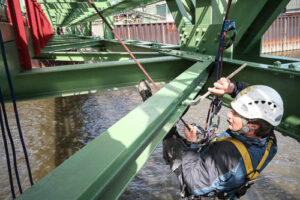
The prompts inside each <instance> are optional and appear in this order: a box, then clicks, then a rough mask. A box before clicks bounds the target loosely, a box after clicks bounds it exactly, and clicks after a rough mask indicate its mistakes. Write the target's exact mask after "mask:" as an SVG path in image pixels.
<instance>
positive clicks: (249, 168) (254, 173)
mask: <svg viewBox="0 0 300 200" xmlns="http://www.w3.org/2000/svg"><path fill="white" fill-rule="evenodd" d="M273 140H274V138H273V137H272V136H270V138H269V141H268V144H267V147H266V151H265V153H264V155H263V157H262V159H261V160H260V162H259V164H258V165H257V168H256V170H253V165H252V160H251V157H250V155H249V152H248V150H247V148H246V147H245V145H244V144H243V143H242V142H241V141H239V140H237V139H235V138H229V137H222V138H219V139H217V142H221V141H229V142H231V143H232V144H234V145H235V146H236V148H237V149H238V150H239V152H240V154H241V156H242V158H243V161H244V165H245V170H246V173H247V176H248V179H249V180H251V181H252V180H255V179H256V178H257V177H258V175H259V173H260V169H261V167H262V166H263V164H264V163H265V161H266V159H267V157H268V155H269V153H270V149H271V146H272V144H273Z"/></svg>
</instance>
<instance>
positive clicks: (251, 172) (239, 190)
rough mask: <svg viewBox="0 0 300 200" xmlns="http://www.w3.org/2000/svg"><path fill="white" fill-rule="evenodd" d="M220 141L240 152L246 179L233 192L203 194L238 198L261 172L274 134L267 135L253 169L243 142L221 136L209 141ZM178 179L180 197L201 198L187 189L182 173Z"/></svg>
mask: <svg viewBox="0 0 300 200" xmlns="http://www.w3.org/2000/svg"><path fill="white" fill-rule="evenodd" d="M222 141H228V142H231V143H232V144H234V145H235V147H236V148H237V150H238V151H239V152H240V154H241V157H242V158H243V162H244V166H245V170H246V174H247V177H246V181H245V183H244V184H243V185H242V186H240V187H239V188H237V189H235V190H233V191H234V192H230V193H228V192H224V191H219V190H214V191H212V192H211V193H209V194H207V195H205V196H214V197H217V198H218V199H236V198H240V197H241V196H243V195H245V193H246V191H247V190H248V189H249V188H250V187H251V185H253V183H254V181H255V180H256V179H257V178H258V176H259V174H260V172H261V167H262V166H263V165H264V163H265V162H266V160H267V158H268V156H269V154H270V149H271V146H272V144H273V143H274V136H272V135H271V136H269V140H268V143H267V145H266V150H265V153H264V155H263V157H262V158H261V160H260V162H259V164H258V165H257V167H256V169H255V170H254V169H253V164H252V160H251V157H250V155H249V152H248V150H247V148H246V146H245V145H244V143H243V142H241V141H240V140H238V139H235V138H231V137H221V138H214V139H212V140H211V141H210V143H213V142H222ZM180 171H181V169H180ZM179 181H180V189H181V192H180V195H181V198H182V199H184V200H196V199H201V196H194V195H191V194H190V193H189V190H188V188H187V186H186V184H185V182H184V180H183V175H182V173H181V174H180V176H179Z"/></svg>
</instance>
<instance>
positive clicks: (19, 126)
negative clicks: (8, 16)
mask: <svg viewBox="0 0 300 200" xmlns="http://www.w3.org/2000/svg"><path fill="white" fill-rule="evenodd" d="M0 46H1V53H2V58H3V62H4V67H5V72H6V76H7V80H8V85H9V90H10V94H11V99H12V103H13V108H14V112H15V117H16V123H17V128H18V132H19V137H20V141H21V145H22V148H23V152H24V157H25V161H26V166H27V171H28V176H29V181H30V184H31V185H33V179H32V175H31V169H30V164H29V159H28V155H27V150H26V146H25V142H24V139H23V133H22V129H21V124H20V119H19V114H18V109H17V104H16V98H15V95H14V89H13V85H12V80H11V77H10V73H9V69H8V64H7V58H6V53H5V48H4V42H3V38H2V32H1V30H0ZM0 96H1V107H2V111H3V115H4V119H5V124H6V129H7V132H8V135H9V138H10V140H11V145H12V152H13V158H14V165H15V172H16V178H17V182H18V187H19V190H20V193H22V188H21V184H20V180H19V173H18V172H17V171H18V170H17V161H16V157H15V156H16V155H15V148H14V143H13V140H12V137H11V134H10V130H9V125H8V120H7V115H6V110H5V106H4V100H3V98H2V94H1V95H0ZM1 118H2V116H1ZM2 124H3V121H2ZM1 130H2V133H3V135H5V132H4V127H3V128H2V127H1ZM9 168H10V165H9ZM9 170H10V169H9ZM10 183H11V184H13V182H12V181H10ZM12 187H13V186H12ZM12 192H14V191H13V190H12ZM13 196H14V194H13Z"/></svg>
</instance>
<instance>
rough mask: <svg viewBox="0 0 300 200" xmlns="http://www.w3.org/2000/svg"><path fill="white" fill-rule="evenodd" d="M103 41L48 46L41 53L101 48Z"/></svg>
mask: <svg viewBox="0 0 300 200" xmlns="http://www.w3.org/2000/svg"><path fill="white" fill-rule="evenodd" d="M101 45H102V41H101V40H98V41H97V40H91V41H85V42H78V43H71V44H59V45H52V46H49V47H48V46H47V47H46V48H44V49H42V50H41V52H43V53H44V52H45V53H46V52H52V51H61V50H68V49H80V48H86V47H95V46H101Z"/></svg>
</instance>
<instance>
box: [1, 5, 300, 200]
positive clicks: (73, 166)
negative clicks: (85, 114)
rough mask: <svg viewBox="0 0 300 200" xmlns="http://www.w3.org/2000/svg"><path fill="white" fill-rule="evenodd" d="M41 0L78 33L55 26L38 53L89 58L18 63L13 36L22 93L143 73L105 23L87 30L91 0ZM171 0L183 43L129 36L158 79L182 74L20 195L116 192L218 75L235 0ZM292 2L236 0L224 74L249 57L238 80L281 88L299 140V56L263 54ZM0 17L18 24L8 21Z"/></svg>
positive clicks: (15, 74)
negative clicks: (100, 30)
mask: <svg viewBox="0 0 300 200" xmlns="http://www.w3.org/2000/svg"><path fill="white" fill-rule="evenodd" d="M38 2H40V3H42V8H43V9H44V12H45V14H46V15H47V16H48V18H49V20H50V21H51V23H52V25H53V26H54V27H66V28H67V30H68V33H69V34H70V33H72V34H73V35H64V36H57V35H55V36H54V37H53V38H52V40H51V41H50V42H49V43H48V44H47V47H46V48H45V49H43V50H42V54H41V55H40V56H39V57H34V59H42V60H46V61H47V60H50V61H64V62H66V61H71V62H74V61H76V62H81V61H84V62H87V64H76V65H74V64H73V65H63V66H56V67H49V68H40V69H32V70H29V71H20V68H19V66H20V64H19V61H18V59H15V55H16V52H17V47H16V44H15V41H14V38H13V37H11V36H9V37H7V38H9V39H7V40H6V41H5V49H6V52H7V57H8V64H9V67H10V70H11V75H12V79H13V84H14V88H15V92H16V97H17V100H26V99H35V98H47V97H58V96H68V95H79V94H88V93H95V92H99V91H105V90H115V89H119V88H123V87H132V86H136V84H137V83H138V81H139V80H140V79H142V78H145V76H144V74H143V73H142V72H141V71H140V70H139V69H138V67H137V66H136V64H135V63H134V61H133V60H132V59H131V58H130V57H129V56H128V54H127V53H125V50H124V49H123V47H122V46H121V45H120V43H119V42H117V41H116V40H113V39H109V38H113V37H112V35H111V34H110V33H109V32H107V30H106V31H105V32H106V34H105V37H106V38H105V39H99V38H94V37H86V36H88V35H89V36H91V29H90V27H91V22H92V21H94V20H96V19H99V17H98V16H97V15H96V14H95V11H94V10H93V9H92V7H91V6H90V5H89V4H88V2H87V0H38ZM94 2H95V4H96V6H97V7H98V8H99V9H100V11H101V12H102V13H103V15H104V16H106V17H109V18H110V20H111V19H112V15H113V14H116V13H120V12H123V11H127V10H131V9H134V8H137V7H141V6H145V5H147V4H150V3H154V2H159V1H158V0H131V1H130V0H123V1H122V0H119V1H114V0H98V1H94ZM166 2H167V4H168V7H169V9H170V11H171V12H172V15H173V17H174V21H175V23H176V26H177V29H178V31H179V35H180V44H179V45H164V44H159V43H153V42H141V41H136V40H131V41H129V40H127V41H125V43H126V44H127V45H128V47H129V49H130V50H131V51H133V52H135V55H136V57H137V58H138V59H139V61H140V62H141V64H142V65H143V66H144V67H145V68H146V70H147V71H148V73H149V74H150V75H151V77H152V78H153V79H154V80H155V81H170V80H173V79H174V80H173V81H171V82H170V83H169V84H168V85H167V86H166V87H165V88H163V89H161V90H160V91H159V92H158V93H156V94H155V95H154V96H153V97H151V98H150V99H149V100H148V101H146V102H145V103H143V104H142V105H140V106H139V107H137V108H136V109H135V110H133V111H132V112H131V113H130V114H128V115H127V116H125V117H124V118H123V119H122V120H120V121H119V122H117V123H116V124H115V125H113V126H112V127H111V128H109V129H108V130H107V131H106V132H105V133H103V134H102V135H100V136H99V137H97V138H96V139H95V140H94V141H92V142H91V143H90V144H88V145H87V146H86V147H84V148H83V149H82V150H80V151H79V152H78V153H76V154H75V155H74V156H72V157H71V158H70V159H68V160H67V161H65V162H64V163H63V164H62V165H60V166H59V167H58V168H57V169H55V170H54V171H52V172H51V173H49V174H48V175H47V176H46V177H45V178H44V179H42V180H40V181H39V182H37V183H36V184H35V185H34V186H33V187H32V188H30V189H29V190H27V191H25V193H24V194H23V195H21V196H19V199H47V198H48V199H117V198H118V197H119V196H120V195H121V193H122V191H124V190H125V188H126V186H127V185H128V184H129V182H130V181H131V180H132V178H133V177H134V175H135V174H136V173H137V172H138V170H139V169H140V168H141V167H142V165H143V164H144V163H145V162H146V160H147V159H148V157H149V156H150V155H151V153H152V152H153V151H154V149H155V148H156V146H157V145H158V144H159V142H160V141H161V140H162V138H163V137H164V135H165V134H166V133H167V132H168V130H170V128H171V127H172V126H173V124H174V123H175V122H176V121H177V120H178V119H179V117H180V116H181V114H182V113H183V112H184V110H185V109H186V107H184V106H181V105H180V103H181V102H182V101H183V100H184V99H186V98H187V97H189V98H193V97H194V96H195V95H196V93H197V92H198V91H199V90H200V88H202V86H203V85H204V83H206V85H205V87H204V89H203V90H202V92H205V91H206V87H207V86H209V85H212V83H213V82H214V76H210V77H208V71H209V69H211V68H210V67H212V66H213V64H211V63H213V61H214V59H215V55H216V54H217V51H218V44H219V37H220V35H219V34H220V29H221V26H222V23H223V17H224V14H225V10H226V6H227V3H226V2H227V1H212V0H167V1H166ZM288 2H289V0H282V1H278V0H261V1H249V0H235V1H233V4H232V7H231V10H230V15H229V18H230V19H232V20H234V21H235V22H236V26H237V36H236V39H235V41H234V43H233V46H232V47H230V48H229V49H227V50H226V51H225V52H224V56H225V57H224V67H223V74H224V76H226V75H228V74H229V73H230V72H232V71H233V70H234V69H236V68H237V67H238V66H240V65H241V64H243V63H245V62H246V63H248V66H247V67H246V68H245V69H244V70H243V71H242V72H240V73H239V74H238V75H237V76H235V77H234V79H233V80H240V81H245V82H249V83H251V84H267V85H270V86H271V87H273V88H275V89H276V90H278V91H279V93H280V94H281V95H282V97H283V101H284V105H285V108H284V109H285V113H284V118H283V121H282V123H281V124H280V126H278V127H277V129H278V130H279V131H280V132H282V133H283V134H285V135H288V136H290V137H293V138H295V139H297V140H298V141H300V105H299V103H298V102H297V101H298V97H299V92H298V90H299V89H298V85H299V80H300V79H299V76H300V60H299V59H296V58H283V57H275V56H266V55H261V37H262V35H263V34H264V33H265V31H266V30H267V29H268V27H269V26H270V25H271V24H272V22H273V21H274V19H275V18H276V17H277V16H278V15H279V14H280V12H281V10H283V8H284V7H285V6H286V5H287V3H288ZM114 3H115V4H114ZM249 11H251V12H249ZM110 23H111V24H112V22H110ZM8 26H9V27H8ZM0 27H1V30H8V31H7V32H9V33H12V32H13V31H12V29H11V27H10V25H8V24H2V25H1V26H0ZM8 35H10V34H8ZM79 35H81V36H79ZM29 42H31V40H29ZM30 45H31V44H30ZM89 51H92V52H89ZM94 51H96V52H94ZM1 59H2V58H1ZM0 65H1V68H0V80H1V89H2V90H3V94H4V96H5V99H6V100H7V101H9V100H10V97H9V90H8V86H7V82H6V76H5V72H4V69H3V64H2V62H1V64H0ZM212 74H214V72H213V73H212ZM223 100H224V104H225V105H227V106H228V105H229V102H230V100H231V98H229V96H224V98H223ZM124 132H126V133H130V134H123V133H124ZM104 149H105V151H104ZM75 173H76V176H74V174H75ZM62 186H64V187H62ZM108 191H109V192H108Z"/></svg>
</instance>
